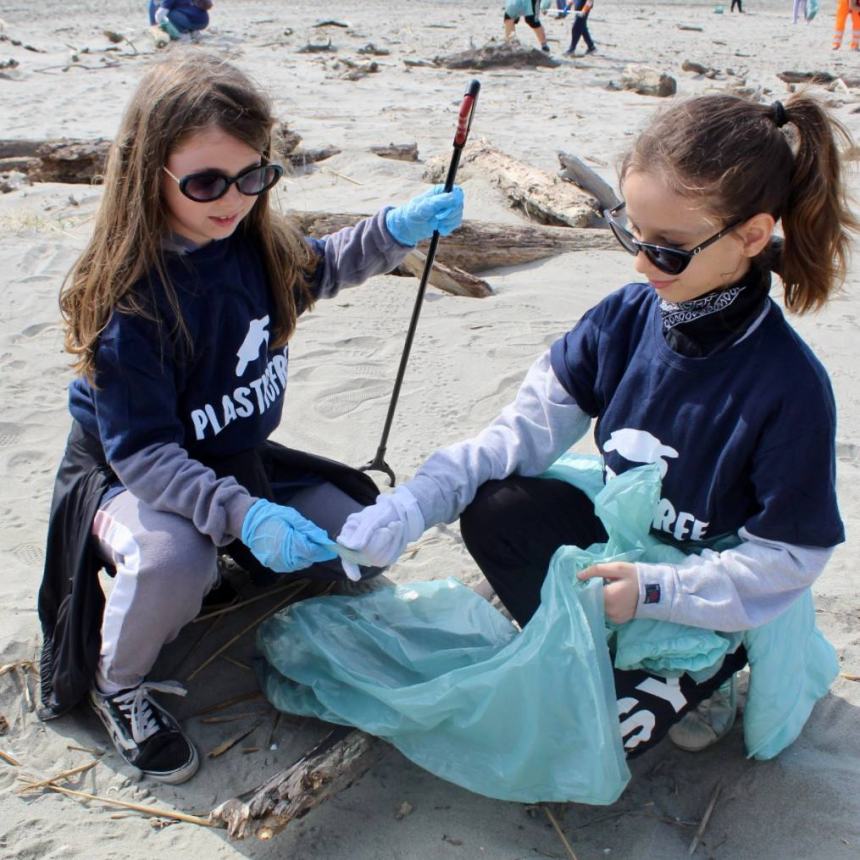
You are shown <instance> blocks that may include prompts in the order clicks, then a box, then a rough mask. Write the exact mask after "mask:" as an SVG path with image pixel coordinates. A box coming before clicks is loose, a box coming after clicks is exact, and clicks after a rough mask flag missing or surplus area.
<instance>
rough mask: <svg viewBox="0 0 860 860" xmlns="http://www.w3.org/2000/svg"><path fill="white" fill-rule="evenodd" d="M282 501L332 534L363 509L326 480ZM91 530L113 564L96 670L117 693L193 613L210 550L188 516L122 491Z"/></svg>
mask: <svg viewBox="0 0 860 860" xmlns="http://www.w3.org/2000/svg"><path fill="white" fill-rule="evenodd" d="M289 503H290V505H291V506H292V507H294V508H296V510H298V511H299V512H300V513H301V514H302V515H303V516H305V517H307V518H308V519H310V520H312V521H313V522H314V523H316V524H317V525H318V526H320V528H323V529H325V530H326V531H327V532H328V533H329V534H330V535H332V537H334V536H336V535H337V534H338V532H340V529H341V526H343V523H344V521H345V520H346V518H347V517H348V516H349V515H350V514H351V513H353V512H355V511H358V510H360V509H361V507H362V505H361V504H360V503H359V502H357V501H355V499H353V498H352V497H350V496H348V495H347V494H346V493H344V492H343V491H342V490H339V489H338V488H337V487H335V486H334V485H333V484H330V483H323V484H318V485H316V486H313V487H308V488H305V489H302V490H299V491H298V492H296V493H295V494H294V495H293V496H292V497H291V498H290V500H289ZM92 533H93V537H94V539H95V541H96V544H97V546H98V550H99V553H100V555H101V557H102V559H103V560H104V561H105V562H106V563H107V564H109V565H111V566H112V567H114V568H115V569H116V576H115V577H114V582H113V589H112V590H111V592H110V594H109V596H108V598H107V603H106V605H105V611H104V618H103V620H102V631H101V633H102V644H101V652H100V654H99V666H98V672H97V675H96V683H97V685H98V687H99V689H100V690H101V691H102V692H104V693H116V692H118V691H119V690H123V689H126V688H128V687H136V686H137V685H138V684H140V683H141V682H142V681H143V679H144V678H145V677H146V675H147V674H148V673H149V671H150V669H152V666H153V664H154V663H155V661H156V659H157V658H158V654H159V652H160V651H161V649H162V647H163V646H164V645H165V644H166V643H168V642H171V641H172V640H173V639H175V638H176V637H177V636H178V635H179V631H180V630H182V628H183V627H184V626H185V625H186V624H188V622H189V621H192V620H193V619H194V618H195V617H196V616H197V614H198V613H199V612H200V606H201V604H202V602H203V598H204V597H205V595H206V592H208V591H209V590H210V589H211V588H212V587H213V586H214V585H215V584H216V582H217V578H218V566H217V549H216V547H215V544H213V543H212V541H211V540H210V539H209V538H208V537H206V535H203V534H201V533H200V532H199V531H197V529H196V528H195V527H194V525H193V524H192V523H191V521H190V520H187V519H186V518H185V517H181V516H179V515H178V514H171V513H164V512H163V511H156V510H154V509H153V508H151V507H149V506H148V505H147V504H145V503H144V502H142V501H140V499H138V498H137V497H135V496H133V495H132V494H131V493H130V492H128V491H127V490H125V491H123V492H122V493H120V494H119V495H117V496H115V497H113V498H112V499H110V500H109V501H108V502H106V503H105V504H104V505H103V506H102V507H101V508H100V509H99V511H98V513H97V514H96V516H95V519H94V520H93V528H92ZM326 565H327V566H329V567H331V568H332V570H331V571H329V575H330V576H331V574H333V573H336V572H337V571H339V569H340V565H339V562H337V561H334V562H327V563H326ZM335 569H336V570H335ZM286 575H287V576H289V574H286Z"/></svg>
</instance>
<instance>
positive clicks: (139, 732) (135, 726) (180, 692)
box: [114, 681, 188, 746]
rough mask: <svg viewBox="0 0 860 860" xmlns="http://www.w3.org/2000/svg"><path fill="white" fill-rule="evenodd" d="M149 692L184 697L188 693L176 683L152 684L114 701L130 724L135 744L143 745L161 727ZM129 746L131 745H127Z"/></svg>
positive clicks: (137, 688)
mask: <svg viewBox="0 0 860 860" xmlns="http://www.w3.org/2000/svg"><path fill="white" fill-rule="evenodd" d="M150 692H154V693H169V694H170V695H173V696H184V695H186V693H187V692H188V691H187V690H186V689H185V687H183V686H182V684H178V683H177V682H176V681H165V682H163V683H156V682H152V683H147V684H141V685H140V686H139V687H136V688H135V689H134V690H129V692H127V693H124V694H123V695H121V696H117V697H116V698H115V699H114V702H115V704H116V706H117V707H118V708H119V709H120V711H121V712H122V714H123V716H124V717H125V718H126V719H127V720H128V721H129V723H130V724H131V736H132V738H133V739H134V742H135V743H136V744H140V743H143V742H144V741H145V740H146V739H147V738H148V737H150V736H151V735H153V734H155V732H157V731H158V729H159V727H160V725H161V722H160V720H159V718H158V714H157V713H156V712H154V711H153V709H152V704H151V702H150V701H149V698H148V695H149V693H150ZM129 746H131V745H130V744H129Z"/></svg>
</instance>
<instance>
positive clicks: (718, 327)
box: [660, 265, 770, 358]
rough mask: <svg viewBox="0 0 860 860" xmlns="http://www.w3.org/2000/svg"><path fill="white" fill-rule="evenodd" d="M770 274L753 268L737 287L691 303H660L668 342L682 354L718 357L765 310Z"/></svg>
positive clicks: (734, 285) (725, 289)
mask: <svg viewBox="0 0 860 860" xmlns="http://www.w3.org/2000/svg"><path fill="white" fill-rule="evenodd" d="M769 292H770V272H769V271H767V270H766V269H762V268H759V267H758V266H755V265H753V266H752V267H751V268H750V270H749V271H748V272H747V273H746V274H745V275H744V276H743V278H741V279H740V280H739V281H737V282H736V283H734V284H730V285H729V286H727V287H720V289H718V290H713V291H712V292H710V293H705V295H703V296H699V297H698V298H696V299H691V300H690V301H688V302H667V301H661V302H660V317H661V319H662V323H663V337H665V338H666V343H668V344H669V346H670V347H671V348H672V349H673V350H675V352H678V353H680V354H681V355H686V356H690V357H694V358H699V357H704V356H708V355H714V354H715V353H717V352H721V351H722V350H724V349H728V347H730V346H731V345H732V344H733V343H735V341H737V340H738V339H739V338H740V337H741V336H742V335H743V334H744V332H745V331H746V330H747V329H748V328H749V327H750V325H751V324H752V323H753V322H754V321H755V320H756V319H757V318H758V316H759V314H760V313H761V312H762V310H763V309H764V305H765V302H766V301H767V298H768V293H769Z"/></svg>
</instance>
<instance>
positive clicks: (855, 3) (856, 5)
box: [833, 0, 860, 51]
mask: <svg viewBox="0 0 860 860" xmlns="http://www.w3.org/2000/svg"><path fill="white" fill-rule="evenodd" d="M849 12H850V13H851V42H850V44H849V45H848V47H849V49H850V50H852V51H856V50H858V48H860V0H839V5H838V6H837V7H836V26H835V27H834V29H833V50H834V51H838V50H839V49H840V48H841V47H842V34H843V33H844V32H845V19H846V18H847V17H848V13H849Z"/></svg>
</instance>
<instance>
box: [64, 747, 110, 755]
mask: <svg viewBox="0 0 860 860" xmlns="http://www.w3.org/2000/svg"><path fill="white" fill-rule="evenodd" d="M66 749H67V750H77V751H78V752H85V753H89V754H90V755H91V756H94V757H95V758H99V757H100V756H103V755H104V754H105V751H104V750H103V749H100V748H99V747H76V746H75V745H74V744H66Z"/></svg>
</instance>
